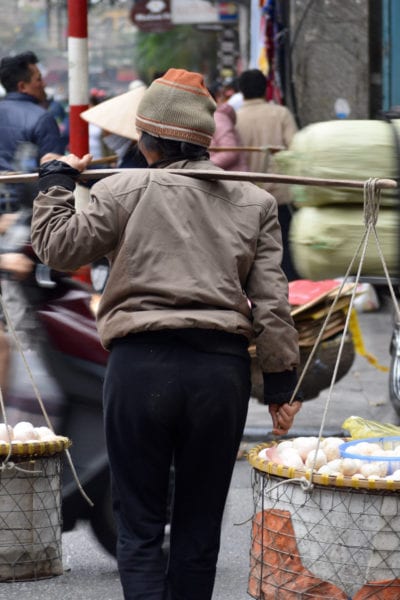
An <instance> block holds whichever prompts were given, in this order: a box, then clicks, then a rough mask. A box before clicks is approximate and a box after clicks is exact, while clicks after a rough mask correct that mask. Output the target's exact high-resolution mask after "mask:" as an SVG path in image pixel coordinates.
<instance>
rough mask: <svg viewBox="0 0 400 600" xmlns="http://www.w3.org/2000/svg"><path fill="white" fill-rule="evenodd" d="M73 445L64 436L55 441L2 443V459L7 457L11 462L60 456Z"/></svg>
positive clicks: (0, 446) (0, 452) (0, 456)
mask: <svg viewBox="0 0 400 600" xmlns="http://www.w3.org/2000/svg"><path fill="white" fill-rule="evenodd" d="M71 445H72V441H71V440H70V439H69V438H67V437H64V436H62V435H57V436H56V437H55V438H54V440H32V441H28V442H19V441H12V442H11V453H10V443H9V442H0V459H2V458H5V457H7V456H9V457H10V459H11V460H15V459H23V458H41V457H43V458H44V457H46V456H54V455H55V454H60V453H61V452H63V451H64V450H66V449H67V448H69V447H70V446H71Z"/></svg>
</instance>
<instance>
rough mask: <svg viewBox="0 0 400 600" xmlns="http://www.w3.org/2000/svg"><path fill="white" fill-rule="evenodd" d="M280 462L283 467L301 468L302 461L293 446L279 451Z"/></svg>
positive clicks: (302, 465) (302, 466)
mask: <svg viewBox="0 0 400 600" xmlns="http://www.w3.org/2000/svg"><path fill="white" fill-rule="evenodd" d="M279 457H280V459H281V464H282V465H284V466H285V467H294V468H295V469H303V468H304V463H303V461H302V458H301V456H300V454H299V453H298V452H297V450H296V449H295V448H284V449H283V450H282V452H280V453H279Z"/></svg>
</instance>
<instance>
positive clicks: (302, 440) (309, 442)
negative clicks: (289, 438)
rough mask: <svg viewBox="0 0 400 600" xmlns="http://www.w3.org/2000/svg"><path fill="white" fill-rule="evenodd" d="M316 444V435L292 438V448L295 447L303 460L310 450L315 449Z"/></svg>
mask: <svg viewBox="0 0 400 600" xmlns="http://www.w3.org/2000/svg"><path fill="white" fill-rule="evenodd" d="M317 445H318V438H317V437H298V438H296V439H294V440H293V448H296V450H297V451H298V453H299V454H300V456H301V458H302V460H303V461H304V460H306V458H307V455H308V454H309V452H311V450H315V448H316V447H317Z"/></svg>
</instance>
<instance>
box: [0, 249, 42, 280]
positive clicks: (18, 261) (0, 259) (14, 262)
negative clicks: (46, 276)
mask: <svg viewBox="0 0 400 600" xmlns="http://www.w3.org/2000/svg"><path fill="white" fill-rule="evenodd" d="M34 264H35V263H34V262H33V261H32V260H31V259H30V258H28V257H27V256H25V254H21V253H20V252H7V253H6V254H1V255H0V268H1V269H2V270H4V271H10V272H11V273H12V274H13V276H14V278H15V279H19V280H22V279H25V277H27V276H28V275H29V274H30V273H31V271H32V269H33V267H34Z"/></svg>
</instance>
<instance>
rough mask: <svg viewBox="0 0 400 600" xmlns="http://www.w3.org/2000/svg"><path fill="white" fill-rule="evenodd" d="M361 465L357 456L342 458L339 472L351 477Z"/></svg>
mask: <svg viewBox="0 0 400 600" xmlns="http://www.w3.org/2000/svg"><path fill="white" fill-rule="evenodd" d="M361 465H362V461H361V460H359V459H358V458H344V459H343V460H342V467H341V472H342V473H343V475H346V477H351V476H352V475H355V474H356V473H358V472H359V470H360V468H361Z"/></svg>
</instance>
